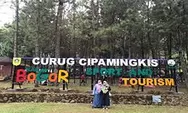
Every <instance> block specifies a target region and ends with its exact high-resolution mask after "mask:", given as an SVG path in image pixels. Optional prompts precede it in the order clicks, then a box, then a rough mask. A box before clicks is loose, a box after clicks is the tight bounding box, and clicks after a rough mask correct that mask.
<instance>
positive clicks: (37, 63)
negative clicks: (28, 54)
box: [32, 57, 40, 65]
mask: <svg viewBox="0 0 188 113" xmlns="http://www.w3.org/2000/svg"><path fill="white" fill-rule="evenodd" d="M39 60H40V58H39V57H36V58H33V60H32V63H33V64H34V65H39V64H40V61H39Z"/></svg>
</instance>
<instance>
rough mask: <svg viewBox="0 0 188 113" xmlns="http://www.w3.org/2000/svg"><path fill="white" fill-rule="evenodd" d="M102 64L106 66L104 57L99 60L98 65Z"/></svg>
mask: <svg viewBox="0 0 188 113" xmlns="http://www.w3.org/2000/svg"><path fill="white" fill-rule="evenodd" d="M100 65H103V66H106V64H105V62H104V60H103V59H100V60H99V62H98V66H100Z"/></svg>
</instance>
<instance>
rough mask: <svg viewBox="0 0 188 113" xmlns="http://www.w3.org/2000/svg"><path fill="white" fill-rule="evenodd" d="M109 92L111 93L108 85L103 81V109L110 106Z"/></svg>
mask: <svg viewBox="0 0 188 113" xmlns="http://www.w3.org/2000/svg"><path fill="white" fill-rule="evenodd" d="M110 91H111V88H110V85H109V84H108V83H107V82H106V81H103V85H102V106H103V109H108V106H110V95H109V93H110Z"/></svg>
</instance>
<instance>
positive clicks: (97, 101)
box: [92, 80, 102, 108]
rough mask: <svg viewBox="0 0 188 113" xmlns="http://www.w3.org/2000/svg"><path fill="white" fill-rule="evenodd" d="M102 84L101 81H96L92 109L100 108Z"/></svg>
mask: <svg viewBox="0 0 188 113" xmlns="http://www.w3.org/2000/svg"><path fill="white" fill-rule="evenodd" d="M101 88H102V82H101V80H98V81H97V83H96V84H95V86H94V88H93V95H94V97H93V105H92V107H93V108H102V92H101Z"/></svg>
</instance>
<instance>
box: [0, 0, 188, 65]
mask: <svg viewBox="0 0 188 113" xmlns="http://www.w3.org/2000/svg"><path fill="white" fill-rule="evenodd" d="M19 4H24V5H22V6H19ZM13 6H14V7H15V9H17V10H16V12H17V13H16V16H15V20H14V21H13V22H12V23H11V24H5V25H4V27H1V28H0V56H9V57H13V56H19V57H24V56H29V57H34V56H40V57H46V56H50V57H57V58H58V57H62V58H66V57H86V58H87V57H97V58H180V59H181V60H182V61H187V59H188V58H187V54H188V46H187V43H188V38H187V36H188V30H187V29H188V1H187V0H21V1H20V0H15V1H14V2H13ZM15 37H16V38H15ZM15 39H16V40H15ZM14 42H16V43H14ZM13 53H15V54H13Z"/></svg>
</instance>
